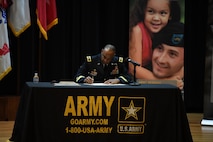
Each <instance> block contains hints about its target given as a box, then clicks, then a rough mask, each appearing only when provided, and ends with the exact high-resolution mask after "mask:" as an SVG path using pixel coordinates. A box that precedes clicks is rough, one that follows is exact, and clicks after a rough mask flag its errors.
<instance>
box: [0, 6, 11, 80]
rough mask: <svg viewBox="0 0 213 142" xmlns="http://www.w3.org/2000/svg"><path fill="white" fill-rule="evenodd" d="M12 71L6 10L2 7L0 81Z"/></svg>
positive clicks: (0, 14) (0, 9) (0, 23)
mask: <svg viewBox="0 0 213 142" xmlns="http://www.w3.org/2000/svg"><path fill="white" fill-rule="evenodd" d="M11 70H12V67H11V61H10V49H9V40H8V31H7V15H6V9H4V8H3V7H0V80H2V79H3V78H4V77H5V76H6V75H7V74H8V73H9V72H10V71H11Z"/></svg>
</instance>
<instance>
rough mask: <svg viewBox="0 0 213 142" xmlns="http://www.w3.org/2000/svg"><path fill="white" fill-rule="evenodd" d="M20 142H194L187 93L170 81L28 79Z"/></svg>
mask: <svg viewBox="0 0 213 142" xmlns="http://www.w3.org/2000/svg"><path fill="white" fill-rule="evenodd" d="M10 140H11V141H15V142H115V141H123V142H132V141H135V142H136V141H138V142H157V141H159V142H192V136H191V133H190V128H189V124H188V119H187V116H186V112H185V108H184V103H183V100H182V96H181V91H180V90H179V89H178V88H177V87H175V86H172V85H167V84H142V85H139V86H130V85H128V84H126V85H121V84H119V85H86V84H76V85H75V84H74V85H65V86H63V85H54V84H53V83H49V82H39V83H33V82H26V85H25V87H24V88H23V92H22V95H21V99H20V104H19V108H18V111H17V116H16V120H15V124H14V128H13V133H12V136H11V139H10Z"/></svg>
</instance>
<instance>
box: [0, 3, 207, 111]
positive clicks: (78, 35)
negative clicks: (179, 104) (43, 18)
mask: <svg viewBox="0 0 213 142" xmlns="http://www.w3.org/2000/svg"><path fill="white" fill-rule="evenodd" d="M56 3H57V11H58V18H59V23H58V25H56V26H54V27H53V28H52V29H51V30H50V31H49V32H48V40H47V41H46V40H44V38H43V37H40V35H39V30H38V26H37V24H36V15H35V9H36V1H35V0H30V11H31V19H32V25H31V27H30V28H28V29H27V30H26V31H25V32H24V33H22V35H21V36H20V37H18V38H16V37H14V35H13V34H12V33H11V31H9V34H10V35H9V36H10V50H11V60H12V68H13V70H12V71H11V72H10V73H9V74H8V75H7V76H6V77H5V78H4V79H3V80H2V81H1V82H0V96H3V95H20V93H21V91H22V87H23V85H24V83H25V82H26V81H32V76H33V74H34V71H38V72H39V76H40V81H52V80H62V79H66V80H72V79H73V76H74V74H75V72H76V71H77V69H78V68H79V66H80V65H81V63H82V61H83V59H84V57H85V55H88V54H96V53H99V52H100V50H101V48H102V47H103V46H104V45H105V44H106V43H112V44H114V45H115V46H116V47H117V49H118V52H117V54H118V55H122V56H124V57H127V56H128V25H129V23H128V21H129V0H105V1H100V0H72V1H70V2H69V4H68V2H67V1H60V0H56ZM206 6H207V5H206V2H205V1H198V2H195V1H192V0H187V1H186V2H185V26H186V27H185V29H186V31H185V33H186V39H185V41H186V42H185V49H186V52H185V73H184V75H185V78H184V81H185V82H184V83H185V85H184V86H185V88H184V90H185V99H184V100H185V104H186V108H187V111H191V112H192V111H193V112H201V111H203V87H204V86H203V78H204V77H203V74H204V55H205V54H204V52H205V50H204V48H205V26H206V24H205V23H206V18H205V16H204V15H206V13H207V12H206V11H205V10H199V12H197V11H198V9H202V8H203V9H206ZM198 13H199V14H198ZM198 19H199V20H198ZM198 33H199V34H198Z"/></svg>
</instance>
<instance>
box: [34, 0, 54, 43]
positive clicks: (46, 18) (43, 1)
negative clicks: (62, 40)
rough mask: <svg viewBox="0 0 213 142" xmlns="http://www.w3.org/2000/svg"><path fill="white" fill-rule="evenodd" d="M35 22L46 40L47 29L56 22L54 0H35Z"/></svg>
mask: <svg viewBox="0 0 213 142" xmlns="http://www.w3.org/2000/svg"><path fill="white" fill-rule="evenodd" d="M36 13H37V24H38V26H39V29H40V31H41V33H42V35H43V36H44V38H45V39H46V40H47V39H48V36H47V31H48V30H49V29H51V28H52V27H53V26H54V25H56V24H58V18H57V9H56V2H55V0H37V11H36Z"/></svg>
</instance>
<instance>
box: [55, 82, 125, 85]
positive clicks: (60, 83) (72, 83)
mask: <svg viewBox="0 0 213 142" xmlns="http://www.w3.org/2000/svg"><path fill="white" fill-rule="evenodd" d="M80 85H81V84H79V83H75V82H74V81H60V82H59V83H54V86H80ZM83 85H91V86H111V85H113V86H116V85H125V84H105V83H93V84H88V83H83Z"/></svg>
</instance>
